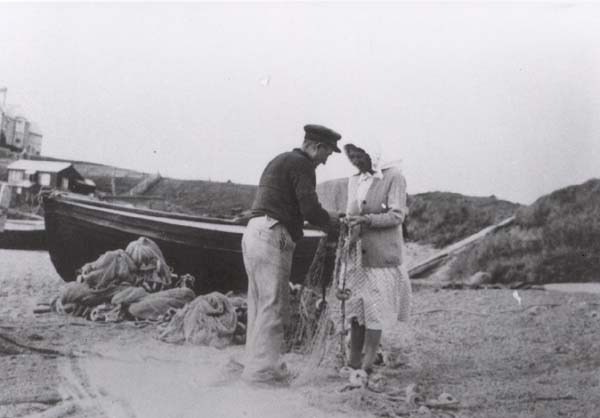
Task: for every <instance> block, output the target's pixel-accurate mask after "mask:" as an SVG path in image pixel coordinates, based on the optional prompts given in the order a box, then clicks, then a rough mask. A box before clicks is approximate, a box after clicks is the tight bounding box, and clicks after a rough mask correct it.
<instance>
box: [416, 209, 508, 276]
mask: <svg viewBox="0 0 600 418" xmlns="http://www.w3.org/2000/svg"><path fill="white" fill-rule="evenodd" d="M514 220H515V217H514V216H511V217H509V218H506V219H504V220H503V221H502V222H499V223H497V224H495V225H491V226H488V227H486V228H484V229H482V230H481V231H479V232H477V233H475V234H473V235H470V236H468V237H467V238H465V239H463V240H460V241H458V242H455V243H454V244H451V245H449V246H447V247H446V248H444V249H443V250H441V251H439V252H438V253H436V254H434V255H432V256H431V257H429V258H427V259H425V260H423V261H421V262H419V263H418V264H417V265H415V266H412V267H411V268H410V269H409V270H408V274H409V276H410V277H411V278H414V279H418V278H422V277H424V274H425V273H427V272H429V271H431V270H433V269H434V268H436V267H438V266H439V265H440V264H442V263H443V262H444V261H446V260H447V259H448V258H450V257H451V256H452V255H454V254H456V253H458V252H460V251H462V250H464V249H465V248H466V247H467V246H469V245H471V244H473V243H475V242H477V241H479V240H480V239H482V238H483V237H485V236H486V235H488V234H490V233H492V232H495V231H497V230H498V229H500V228H504V227H506V226H508V225H510V224H511V223H512V222H513V221H514Z"/></svg>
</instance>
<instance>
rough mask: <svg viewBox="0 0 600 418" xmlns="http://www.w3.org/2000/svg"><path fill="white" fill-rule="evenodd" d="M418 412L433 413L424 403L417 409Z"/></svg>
mask: <svg viewBox="0 0 600 418" xmlns="http://www.w3.org/2000/svg"><path fill="white" fill-rule="evenodd" d="M417 414H419V415H425V416H427V415H431V410H430V409H429V408H427V407H426V406H425V405H422V406H420V407H419V409H417Z"/></svg>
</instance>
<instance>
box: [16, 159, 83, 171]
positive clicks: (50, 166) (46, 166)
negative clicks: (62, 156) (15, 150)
mask: <svg viewBox="0 0 600 418" xmlns="http://www.w3.org/2000/svg"><path fill="white" fill-rule="evenodd" d="M72 165H73V164H71V163H65V162H61V161H37V160H17V161H15V162H14V163H10V164H9V165H8V167H7V168H8V169H9V170H25V171H33V172H35V171H45V172H48V173H58V172H59V171H63V170H65V169H67V168H69V167H71V166H72Z"/></svg>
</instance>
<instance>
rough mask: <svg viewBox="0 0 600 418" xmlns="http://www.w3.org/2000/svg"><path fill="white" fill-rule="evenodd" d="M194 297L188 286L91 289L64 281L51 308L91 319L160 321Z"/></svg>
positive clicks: (106, 320)
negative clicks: (151, 290) (152, 289)
mask: <svg viewBox="0 0 600 418" xmlns="http://www.w3.org/2000/svg"><path fill="white" fill-rule="evenodd" d="M195 297H196V294H195V293H194V291H193V290H192V289H189V288H187V287H177V288H172V289H165V290H161V291H158V292H154V293H150V292H148V291H147V290H146V289H144V288H143V287H136V286H131V285H129V284H126V283H121V284H119V285H111V286H109V287H106V288H103V289H92V288H90V287H89V286H88V285H87V284H86V283H78V282H71V283H67V284H66V285H65V287H64V288H63V290H62V292H61V294H60V295H59V296H58V297H57V298H56V299H55V300H54V301H53V303H52V306H53V308H54V310H55V311H56V312H58V313H62V314H70V315H73V316H79V317H82V318H86V319H90V320H92V321H102V322H117V321H121V320H128V319H130V320H134V319H135V320H147V321H160V320H162V319H163V318H164V317H165V316H166V315H167V314H168V313H169V311H170V310H171V309H179V308H182V307H183V306H185V304H186V303H188V302H191V301H192V300H193V299H194V298H195Z"/></svg>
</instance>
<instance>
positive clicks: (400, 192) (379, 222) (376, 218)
mask: <svg viewBox="0 0 600 418" xmlns="http://www.w3.org/2000/svg"><path fill="white" fill-rule="evenodd" d="M389 174H390V175H391V176H392V178H391V180H390V187H389V189H388V193H387V196H386V201H385V202H384V203H383V205H385V206H386V211H385V212H383V213H370V214H366V215H364V217H365V218H366V219H367V222H366V225H367V226H368V227H369V228H391V227H395V226H398V225H401V224H402V222H404V218H405V217H406V215H408V207H407V206H406V180H405V179H404V176H403V175H402V173H401V172H400V170H397V169H390V173H389Z"/></svg>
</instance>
